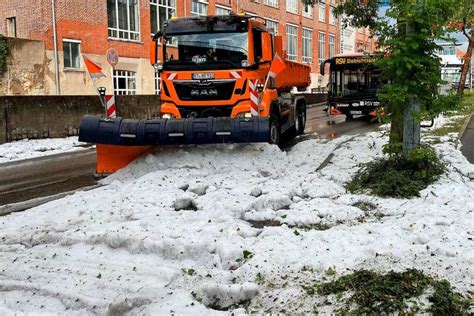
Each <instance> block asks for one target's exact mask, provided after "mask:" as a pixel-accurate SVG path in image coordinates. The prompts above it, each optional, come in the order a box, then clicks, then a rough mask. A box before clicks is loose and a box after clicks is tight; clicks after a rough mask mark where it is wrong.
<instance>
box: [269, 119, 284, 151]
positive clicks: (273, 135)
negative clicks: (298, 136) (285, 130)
mask: <svg viewBox="0 0 474 316" xmlns="http://www.w3.org/2000/svg"><path fill="white" fill-rule="evenodd" d="M280 139H281V125H280V119H279V118H278V116H276V115H275V114H272V115H270V144H275V145H280Z"/></svg>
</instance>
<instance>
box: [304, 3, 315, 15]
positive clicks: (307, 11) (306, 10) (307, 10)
mask: <svg viewBox="0 0 474 316" xmlns="http://www.w3.org/2000/svg"><path fill="white" fill-rule="evenodd" d="M303 16H305V17H307V18H312V17H313V6H312V5H309V4H305V5H303Z"/></svg>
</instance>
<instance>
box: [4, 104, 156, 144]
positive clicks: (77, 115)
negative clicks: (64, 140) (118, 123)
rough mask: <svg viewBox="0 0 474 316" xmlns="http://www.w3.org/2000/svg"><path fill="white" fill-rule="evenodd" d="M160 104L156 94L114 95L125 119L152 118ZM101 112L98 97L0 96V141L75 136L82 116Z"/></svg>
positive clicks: (120, 113) (119, 113)
mask: <svg viewBox="0 0 474 316" xmlns="http://www.w3.org/2000/svg"><path fill="white" fill-rule="evenodd" d="M159 104H160V100H159V97H158V96H156V95H140V96H118V97H117V107H118V115H119V116H123V117H127V118H151V117H154V116H156V115H157V114H158V113H159ZM103 113H104V110H103V108H102V106H101V104H100V101H99V98H98V97H97V96H6V97H0V143H4V142H8V141H13V140H20V139H24V138H31V139H34V138H49V137H66V136H73V135H77V134H78V128H79V122H80V120H81V118H82V116H84V115H85V114H103Z"/></svg>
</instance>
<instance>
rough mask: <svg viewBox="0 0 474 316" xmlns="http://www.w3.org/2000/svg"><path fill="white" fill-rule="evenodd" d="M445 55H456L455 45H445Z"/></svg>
mask: <svg viewBox="0 0 474 316" xmlns="http://www.w3.org/2000/svg"><path fill="white" fill-rule="evenodd" d="M443 55H448V56H449V55H456V50H455V49H454V46H445V47H443Z"/></svg>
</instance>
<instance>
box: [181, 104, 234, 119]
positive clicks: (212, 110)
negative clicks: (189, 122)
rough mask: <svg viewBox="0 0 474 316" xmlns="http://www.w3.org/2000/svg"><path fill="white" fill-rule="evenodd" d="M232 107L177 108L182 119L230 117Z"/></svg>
mask: <svg viewBox="0 0 474 316" xmlns="http://www.w3.org/2000/svg"><path fill="white" fill-rule="evenodd" d="M232 109H233V106H215V107H206V106H178V110H179V114H180V115H181V117H182V118H190V117H196V118H206V117H230V115H231V113H232Z"/></svg>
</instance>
